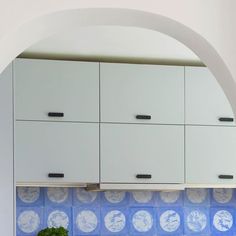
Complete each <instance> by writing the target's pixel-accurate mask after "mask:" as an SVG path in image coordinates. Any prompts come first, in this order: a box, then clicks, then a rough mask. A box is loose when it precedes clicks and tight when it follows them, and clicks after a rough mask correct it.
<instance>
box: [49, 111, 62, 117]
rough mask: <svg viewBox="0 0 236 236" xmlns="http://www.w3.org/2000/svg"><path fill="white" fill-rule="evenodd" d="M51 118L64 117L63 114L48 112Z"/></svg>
mask: <svg viewBox="0 0 236 236" xmlns="http://www.w3.org/2000/svg"><path fill="white" fill-rule="evenodd" d="M48 116H49V117H64V113H63V112H48Z"/></svg>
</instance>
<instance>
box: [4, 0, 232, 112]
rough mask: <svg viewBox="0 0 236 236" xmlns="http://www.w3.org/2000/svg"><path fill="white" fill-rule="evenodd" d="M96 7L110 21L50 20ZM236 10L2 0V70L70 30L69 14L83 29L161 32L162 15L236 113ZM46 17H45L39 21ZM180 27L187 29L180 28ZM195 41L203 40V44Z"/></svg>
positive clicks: (185, 1) (197, 2)
mask: <svg viewBox="0 0 236 236" xmlns="http://www.w3.org/2000/svg"><path fill="white" fill-rule="evenodd" d="M91 8H92V9H97V8H99V9H101V8H103V9H107V10H108V12H109V11H110V12H111V14H110V15H107V13H106V17H105V16H101V15H98V14H97V12H96V11H94V12H93V14H88V15H87V16H86V15H83V14H82V12H77V13H75V12H74V15H73V12H71V13H70V14H69V15H66V13H65V12H61V13H59V14H58V15H57V17H55V15H54V16H51V15H50V14H51V13H53V12H54V13H56V12H58V11H63V10H69V9H70V10H71V9H86V10H88V9H91ZM110 9H119V11H120V13H121V10H122V9H123V10H124V11H127V9H130V10H133V12H127V14H126V17H124V16H123V15H122V14H120V13H119V11H117V12H116V13H117V14H114V12H112V11H111V10H110ZM235 9H236V1H235V0H224V1H223V0H178V1H173V0H149V1H145V0H120V1H116V0H89V1H88V0H70V1H68V0H60V1H58V0H57V1H56V0H41V1H32V0H21V1H16V0H2V1H1V2H0V19H1V20H0V71H1V70H2V69H3V68H4V66H6V65H7V64H8V63H9V61H10V60H12V59H13V58H14V57H15V56H16V55H17V54H19V53H21V52H22V51H23V50H24V49H26V48H27V47H28V46H30V45H31V44H32V43H33V42H36V41H37V39H39V38H40V39H42V38H44V37H46V36H49V35H50V33H55V32H57V31H58V30H60V29H62V28H63V27H69V23H68V22H66V20H67V21H69V19H68V18H70V15H71V19H70V20H71V22H72V18H73V19H74V20H75V18H76V17H81V18H80V21H81V22H80V23H78V26H79V25H80V24H82V25H86V24H90V23H91V22H93V24H94V23H95V24H96V22H97V21H98V22H99V24H105V25H106V24H109V23H111V24H118V25H125V24H130V25H132V26H140V27H144V28H145V27H147V28H152V29H155V28H156V29H157V30H161V31H165V30H166V29H165V28H166V27H167V24H168V19H165V24H162V26H163V27H162V26H161V21H162V20H163V19H161V18H158V16H165V17H168V18H169V19H170V21H171V20H173V24H172V25H170V26H169V29H168V32H169V33H170V34H171V36H173V37H175V36H176V38H178V39H179V40H180V41H182V42H183V43H186V44H187V45H188V46H189V47H190V48H191V49H193V51H194V52H195V53H196V54H197V55H198V56H200V58H201V59H202V61H203V62H204V63H205V64H206V65H207V66H208V67H209V68H210V69H211V71H212V72H213V74H214V75H215V76H216V78H217V80H218V81H219V82H220V84H221V85H222V86H223V89H224V90H225V92H226V95H227V96H228V98H229V99H230V102H231V105H232V106H233V108H234V111H236V83H235V81H236V53H235V51H236V47H235V41H236V32H235V29H236V15H235ZM90 13H91V12H90ZM123 13H124V12H123ZM59 15H60V17H59ZM138 15H139V17H138ZM146 15H147V16H148V17H146ZM42 16H44V18H40V17H42ZM63 17H64V18H63ZM59 18H60V19H61V21H60V20H59ZM108 18H109V19H108ZM62 19H63V20H62ZM63 22H64V23H63ZM127 22H128V23H127ZM175 23H176V24H175ZM157 24H159V25H158V27H157ZM180 25H183V26H184V27H185V28H184V27H183V28H182V29H178V28H179V27H180ZM171 27H172V28H171ZM52 30H53V31H54V32H52ZM181 31H182V32H181ZM193 32H194V34H193ZM181 35H182V36H181ZM196 36H199V38H198V40H196ZM206 45H208V46H207V47H206ZM214 58H217V59H218V61H217V60H216V59H214Z"/></svg>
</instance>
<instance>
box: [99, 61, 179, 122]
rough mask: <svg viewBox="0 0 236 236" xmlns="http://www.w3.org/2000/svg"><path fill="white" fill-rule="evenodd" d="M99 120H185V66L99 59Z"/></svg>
mask: <svg viewBox="0 0 236 236" xmlns="http://www.w3.org/2000/svg"><path fill="white" fill-rule="evenodd" d="M100 87H101V92H100V94H101V95H100V97H101V122H117V123H155V124H183V123H184V67H181V66H162V65H138V64H136V65H135V64H119V63H101V65H100Z"/></svg>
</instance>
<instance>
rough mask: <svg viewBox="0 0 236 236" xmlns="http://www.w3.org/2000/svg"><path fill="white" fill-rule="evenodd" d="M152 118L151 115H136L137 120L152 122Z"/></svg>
mask: <svg viewBox="0 0 236 236" xmlns="http://www.w3.org/2000/svg"><path fill="white" fill-rule="evenodd" d="M151 118H152V117H151V116H150V115H136V119H138V120H151Z"/></svg>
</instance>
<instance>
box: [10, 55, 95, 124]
mask: <svg viewBox="0 0 236 236" xmlns="http://www.w3.org/2000/svg"><path fill="white" fill-rule="evenodd" d="M14 67H15V72H14V77H15V91H16V119H18V120H50V121H51V120H56V121H82V122H83V121H86V122H87V121H89V122H98V121H99V63H92V62H75V61H54V60H35V59H16V61H15V64H14Z"/></svg>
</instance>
